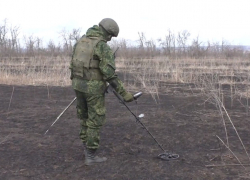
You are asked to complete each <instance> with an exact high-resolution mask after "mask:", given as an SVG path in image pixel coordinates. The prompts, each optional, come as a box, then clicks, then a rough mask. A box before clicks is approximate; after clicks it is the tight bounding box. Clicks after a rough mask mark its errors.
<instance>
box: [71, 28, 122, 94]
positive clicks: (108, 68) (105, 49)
mask: <svg viewBox="0 0 250 180" xmlns="http://www.w3.org/2000/svg"><path fill="white" fill-rule="evenodd" d="M86 36H87V37H99V38H103V39H105V37H104V34H103V32H102V31H101V30H100V28H99V26H97V25H94V26H93V27H91V28H89V29H88V30H87V33H86ZM74 48H75V46H74ZM73 52H74V50H73ZM93 56H94V57H95V59H98V60H100V63H99V68H100V71H101V73H102V75H103V80H83V79H80V78H73V79H72V86H73V89H75V90H77V91H80V92H83V93H88V94H102V93H104V91H105V88H106V82H109V83H110V84H111V85H112V87H113V88H114V89H115V90H116V91H117V92H118V93H119V94H120V95H123V94H125V93H126V91H125V89H124V86H123V83H122V82H121V80H120V79H119V78H118V76H117V75H116V73H115V69H116V67H115V60H114V56H113V52H112V50H111V48H110V47H109V45H108V44H107V42H106V41H100V42H99V43H98V44H97V45H96V47H95V48H94V54H93ZM71 68H72V62H71V65H70V69H71Z"/></svg>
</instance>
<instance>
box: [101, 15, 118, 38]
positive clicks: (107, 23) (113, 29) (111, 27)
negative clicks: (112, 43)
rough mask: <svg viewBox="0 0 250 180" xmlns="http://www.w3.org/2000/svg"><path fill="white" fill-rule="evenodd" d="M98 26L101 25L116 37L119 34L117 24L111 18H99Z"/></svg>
mask: <svg viewBox="0 0 250 180" xmlns="http://www.w3.org/2000/svg"><path fill="white" fill-rule="evenodd" d="M99 26H102V27H103V28H104V29H105V30H106V31H107V32H108V33H109V34H110V35H112V36H115V37H117V36H118V34H119V26H118V24H117V23H116V22H115V21H114V20H113V19H111V18H105V19H103V20H101V22H100V23H99Z"/></svg>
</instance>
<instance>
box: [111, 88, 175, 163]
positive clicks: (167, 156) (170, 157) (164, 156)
mask: <svg viewBox="0 0 250 180" xmlns="http://www.w3.org/2000/svg"><path fill="white" fill-rule="evenodd" d="M112 91H113V93H114V94H115V96H116V97H117V98H118V99H119V101H120V103H122V104H123V105H124V106H125V107H126V108H127V109H128V110H129V112H130V113H131V114H132V115H133V116H134V117H135V119H136V122H138V123H140V125H141V126H142V127H143V129H145V130H146V131H147V133H148V134H149V135H150V136H151V137H152V138H153V139H154V141H155V142H156V144H157V145H158V146H159V147H160V149H161V150H162V151H164V152H163V153H161V154H159V155H158V158H159V159H162V160H165V161H169V160H175V159H178V158H179V155H178V154H172V153H168V152H166V150H164V149H163V147H162V146H161V145H160V143H159V142H158V141H157V140H156V138H155V137H154V136H153V135H152V133H151V132H150V131H149V130H148V128H147V127H146V126H145V125H144V124H143V123H142V122H141V121H140V119H141V118H143V117H144V114H140V115H139V116H138V117H137V116H136V115H135V114H134V113H133V112H132V111H131V110H130V108H129V107H128V106H127V105H126V103H125V101H124V100H123V98H122V97H121V96H120V95H119V94H118V93H117V92H116V91H115V90H113V89H112ZM141 95H142V92H138V93H136V94H134V99H135V100H137V99H138V98H139V97H140V96H141Z"/></svg>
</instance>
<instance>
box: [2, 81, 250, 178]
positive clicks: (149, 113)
mask: <svg viewBox="0 0 250 180" xmlns="http://www.w3.org/2000/svg"><path fill="white" fill-rule="evenodd" d="M0 89H1V91H0V99H1V103H0V179H1V180H30V179H32V180H38V179H60V180H64V179H65V180H68V179H82V180H91V179H96V180H97V179H98V180H107V179H119V180H121V179H137V180H139V179H147V180H149V179H150V180H151V179H159V180H161V179H162V180H167V179H169V180H189V179H193V180H198V179H199V180H204V179H206V180H209V179H216V180H217V179H218V180H222V179H226V180H236V179H249V178H250V175H249V173H248V172H249V171H250V168H249V166H247V165H246V166H245V168H246V169H244V167H242V166H239V165H235V164H239V163H238V161H237V160H236V158H234V157H233V155H232V154H231V153H229V151H228V150H227V149H226V148H225V147H224V146H223V144H222V143H221V142H220V141H219V140H218V138H217V137H216V135H217V136H219V137H220V138H221V139H223V140H224V141H225V131H224V127H223V124H222V121H221V116H220V113H219V112H218V110H217V109H216V108H215V107H214V106H213V105H212V104H205V105H204V100H203V99H202V97H200V96H199V95H197V94H196V95H195V94H191V93H185V92H178V93H177V92H176V91H175V92H174V93H171V92H168V94H165V95H163V94H162V95H160V100H159V104H156V103H155V101H154V100H153V99H152V97H151V96H150V95H145V94H144V95H143V96H142V97H141V98H140V99H139V101H138V104H137V105H136V104H135V103H130V104H129V107H130V108H131V109H133V111H134V112H135V113H137V114H138V115H139V114H140V113H144V114H145V118H144V119H142V122H143V123H144V124H145V126H147V127H148V129H149V130H150V132H152V134H153V135H154V136H155V137H156V138H157V140H158V141H159V142H160V143H161V144H162V146H163V147H164V148H165V149H166V150H167V151H169V152H174V153H178V154H179V155H180V158H179V159H178V160H175V161H168V162H167V161H162V160H159V159H157V158H156V157H157V155H158V154H159V153H162V151H161V150H160V149H159V147H158V146H157V145H156V144H155V143H154V141H153V140H152V139H151V138H150V136H149V135H148V134H147V133H146V131H145V130H144V129H142V128H141V127H140V125H139V124H137V123H136V122H135V119H134V117H133V116H132V115H131V114H130V113H129V112H128V111H127V110H126V108H125V107H123V105H122V104H120V103H119V102H118V101H117V99H116V98H115V96H114V95H113V94H111V93H109V94H107V97H106V105H107V122H106V124H105V126H104V127H103V129H102V134H101V147H100V149H99V150H98V152H99V153H100V154H102V155H105V156H106V157H107V158H108V161H107V162H105V163H103V164H100V165H94V166H90V167H86V166H84V164H83V148H82V144H81V141H80V140H79V137H78V132H79V128H80V127H79V121H78V119H77V118H76V108H75V104H74V105H72V106H71V107H70V108H69V109H68V111H66V113H65V114H64V115H63V116H62V117H61V119H60V120H59V121H58V122H57V123H56V124H55V125H54V126H53V127H52V128H51V129H50V131H49V132H48V134H47V135H44V132H45V131H46V130H47V129H48V127H49V126H50V125H51V123H52V122H53V121H54V120H55V119H56V117H57V116H58V115H59V114H60V113H61V112H62V110H63V109H64V108H65V107H66V106H67V105H68V104H69V103H70V102H71V100H72V99H73V98H74V92H73V90H72V89H71V87H64V88H62V87H35V86H15V87H14V93H13V96H12V101H11V105H10V109H9V112H8V107H9V102H10V97H11V94H12V91H13V86H7V85H0ZM48 90H49V91H48ZM229 102H230V100H228V103H229ZM226 104H227V101H226ZM226 107H227V108H228V112H229V114H230V116H231V118H232V120H233V122H234V125H235V127H236V128H237V130H238V132H239V134H240V136H241V138H242V140H243V142H244V144H245V146H246V148H247V150H248V151H249V150H250V149H249V148H250V141H249V137H250V131H249V129H250V125H249V116H247V115H246V113H245V109H244V108H243V107H242V106H241V104H237V103H234V106H233V107H231V106H230V105H229V104H228V106H226ZM226 122H227V123H226V126H227V129H228V136H229V145H230V148H231V149H232V150H233V152H234V153H235V154H236V155H237V157H238V158H239V159H240V160H241V162H242V163H244V164H249V159H248V157H247V155H246V153H245V152H244V149H243V148H242V146H241V144H240V141H239V140H238V138H237V136H236V134H235V131H234V129H233V128H232V126H231V124H230V123H229V121H227V120H226ZM206 165H221V166H216V167H206Z"/></svg>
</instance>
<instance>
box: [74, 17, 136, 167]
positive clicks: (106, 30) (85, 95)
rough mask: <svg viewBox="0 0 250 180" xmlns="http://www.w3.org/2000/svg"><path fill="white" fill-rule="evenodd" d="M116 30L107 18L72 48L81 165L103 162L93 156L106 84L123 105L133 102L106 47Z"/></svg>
mask: <svg viewBox="0 0 250 180" xmlns="http://www.w3.org/2000/svg"><path fill="white" fill-rule="evenodd" d="M118 33H119V27H118V25H117V23H116V22H115V21H114V20H113V19H110V18H105V19H103V20H102V21H101V22H100V23H99V26H97V25H94V26H93V27H91V28H89V29H88V30H87V32H86V35H83V36H82V37H81V38H80V40H78V41H77V43H76V44H75V45H74V49H73V55H72V60H71V63H70V69H71V77H70V79H71V80H72V86H73V89H74V90H75V93H76V97H77V116H78V118H79V119H80V122H81V130H80V138H81V140H82V142H83V145H84V154H85V164H86V165H91V164H93V163H99V162H103V161H106V160H107V158H106V157H98V156H96V150H97V149H98V148H99V141H100V135H99V134H100V128H101V127H102V125H103V124H104V123H105V113H106V109H105V99H104V98H105V97H104V94H105V89H106V82H108V83H109V84H110V85H111V86H112V87H113V88H114V90H115V91H116V92H117V93H119V94H120V95H121V96H122V97H123V99H124V101H125V102H131V101H133V100H134V98H133V95H132V94H131V93H129V92H127V91H126V90H125V88H124V85H123V83H122V82H121V80H120V79H119V78H118V76H117V75H116V73H115V69H116V67H115V59H114V58H115V57H114V55H113V52H112V50H111V48H110V47H109V46H108V45H107V41H110V40H111V38H112V37H117V36H118Z"/></svg>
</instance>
